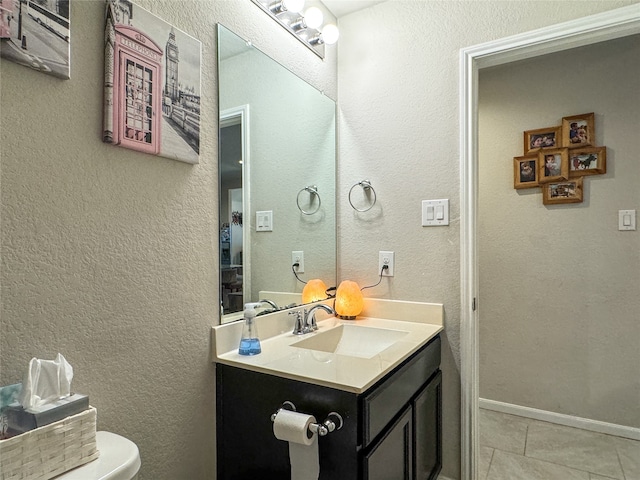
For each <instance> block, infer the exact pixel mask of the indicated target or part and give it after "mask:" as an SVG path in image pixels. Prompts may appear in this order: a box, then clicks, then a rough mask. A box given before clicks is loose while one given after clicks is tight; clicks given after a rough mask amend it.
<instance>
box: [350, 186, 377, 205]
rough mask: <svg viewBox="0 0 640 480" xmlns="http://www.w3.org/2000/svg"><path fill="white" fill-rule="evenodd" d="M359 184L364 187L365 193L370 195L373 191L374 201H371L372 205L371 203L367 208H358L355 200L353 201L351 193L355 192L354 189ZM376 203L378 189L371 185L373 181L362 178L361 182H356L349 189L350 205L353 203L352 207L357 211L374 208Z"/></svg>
mask: <svg viewBox="0 0 640 480" xmlns="http://www.w3.org/2000/svg"><path fill="white" fill-rule="evenodd" d="M357 186H360V187H362V189H363V190H364V193H365V195H369V193H370V192H371V193H373V201H372V202H371V205H369V206H368V207H367V208H363V209H361V208H356V207H355V205H354V204H353V202H352V201H351V193H352V192H353V189H354V188H356V187H357ZM375 204H376V191H375V190H374V189H373V187H372V186H371V182H370V181H369V180H362V181H361V182H358V183H356V184H354V185H353V187H351V189H350V190H349V205H351V207H352V208H353V209H354V210H355V211H356V212H366V211H369V210H371V209H372V208H373V206H374V205H375Z"/></svg>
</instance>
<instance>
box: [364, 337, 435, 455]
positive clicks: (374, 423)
mask: <svg viewBox="0 0 640 480" xmlns="http://www.w3.org/2000/svg"><path fill="white" fill-rule="evenodd" d="M440 343H441V342H440V336H439V335H438V336H437V337H435V338H434V339H433V340H431V342H429V343H428V344H427V345H426V346H425V347H424V348H423V349H422V350H420V351H419V352H418V353H417V354H416V356H415V357H413V358H412V359H411V360H409V362H408V363H406V364H405V365H403V366H401V367H400V369H399V370H397V371H393V372H391V374H390V375H389V377H388V378H387V379H386V380H383V383H382V384H381V385H379V386H377V387H374V388H373V390H372V391H371V393H368V394H365V397H364V398H363V404H362V407H363V408H362V412H363V418H362V425H363V437H364V438H363V447H366V446H367V445H368V444H369V442H371V440H373V439H374V438H375V437H376V436H377V435H378V434H379V433H380V432H381V431H382V430H383V429H384V427H385V426H386V425H387V424H388V423H389V421H391V419H392V418H393V417H394V416H395V415H396V414H397V413H398V412H399V411H401V410H402V408H403V407H404V405H406V404H407V403H408V402H409V401H410V400H411V398H412V397H413V396H414V394H415V393H416V392H417V391H418V390H419V389H420V388H421V387H422V385H424V383H425V382H426V381H427V380H428V379H429V377H430V376H431V375H432V374H433V372H435V371H436V370H437V369H438V367H439V366H440Z"/></svg>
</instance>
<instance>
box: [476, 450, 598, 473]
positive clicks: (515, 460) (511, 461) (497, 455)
mask: <svg viewBox="0 0 640 480" xmlns="http://www.w3.org/2000/svg"><path fill="white" fill-rule="evenodd" d="M487 480H589V474H588V473H587V472H582V471H579V470H574V469H572V468H569V467H564V466H562V465H555V464H553V463H549V462H544V461H541V460H536V459H534V458H527V457H523V456H522V455H515V454H512V453H508V452H501V451H500V450H496V451H495V452H494V454H493V459H492V460H491V467H490V468H489V474H488V476H487Z"/></svg>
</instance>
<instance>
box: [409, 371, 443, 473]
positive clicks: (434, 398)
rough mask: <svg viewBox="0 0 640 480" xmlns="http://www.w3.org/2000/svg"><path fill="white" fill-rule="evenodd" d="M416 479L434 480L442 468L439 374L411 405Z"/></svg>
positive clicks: (439, 373) (440, 386) (440, 380)
mask: <svg viewBox="0 0 640 480" xmlns="http://www.w3.org/2000/svg"><path fill="white" fill-rule="evenodd" d="M413 415H414V438H415V443H414V445H415V460H416V463H415V472H416V476H415V479H416V480H435V479H436V478H437V476H438V473H440V469H441V468H442V372H438V374H437V375H436V376H435V377H433V379H432V380H431V381H430V382H429V383H427V385H426V386H425V387H424V388H423V390H422V391H421V392H420V393H419V394H418V396H417V397H416V399H415V400H414V402H413Z"/></svg>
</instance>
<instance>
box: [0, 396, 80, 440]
mask: <svg viewBox="0 0 640 480" xmlns="http://www.w3.org/2000/svg"><path fill="white" fill-rule="evenodd" d="M88 408H89V397H88V396H87V395H81V394H79V393H75V394H73V395H70V396H68V397H65V398H61V399H59V400H56V401H54V402H50V403H47V404H45V405H40V406H37V407H32V408H22V406H20V405H17V406H14V405H9V406H8V407H6V409H5V411H4V414H5V416H6V418H7V426H8V427H9V430H10V431H11V433H13V434H16V433H24V432H27V431H29V430H33V429H35V428H38V427H44V426H45V425H49V424H50V423H53V422H57V421H58V420H62V419H63V418H66V417H68V416H70V415H75V414H76V413H80V412H83V411H85V410H86V409H88Z"/></svg>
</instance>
